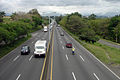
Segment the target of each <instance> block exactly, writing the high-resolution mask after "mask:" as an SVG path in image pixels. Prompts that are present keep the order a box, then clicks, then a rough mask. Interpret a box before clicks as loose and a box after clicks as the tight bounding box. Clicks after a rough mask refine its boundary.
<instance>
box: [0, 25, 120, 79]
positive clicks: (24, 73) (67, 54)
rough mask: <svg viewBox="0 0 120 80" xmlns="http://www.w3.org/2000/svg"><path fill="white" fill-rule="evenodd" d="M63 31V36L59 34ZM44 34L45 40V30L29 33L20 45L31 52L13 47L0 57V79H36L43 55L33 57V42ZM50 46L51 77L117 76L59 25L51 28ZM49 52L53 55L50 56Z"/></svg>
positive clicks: (87, 77) (108, 77) (40, 68)
mask: <svg viewBox="0 0 120 80" xmlns="http://www.w3.org/2000/svg"><path fill="white" fill-rule="evenodd" d="M61 32H63V33H64V36H60V33H61ZM42 38H45V39H47V40H48V32H46V33H45V32H43V30H40V31H37V32H35V33H33V34H32V38H31V39H29V40H28V41H26V42H25V43H23V44H22V45H29V46H30V48H31V53H30V54H29V55H21V54H20V48H21V46H22V45H21V46H19V47H17V48H16V49H15V50H13V51H11V52H10V53H9V54H8V55H7V56H5V57H3V58H2V59H0V80H40V75H41V71H42V68H43V63H44V58H34V57H33V50H34V43H35V42H36V41H37V40H39V39H42ZM67 41H70V42H72V44H73V46H74V47H75V55H72V53H71V52H72V51H71V48H66V46H65V44H66V42H67ZM52 42H53V43H54V44H53V43H52V45H53V46H51V49H52V50H51V52H50V53H51V58H50V60H51V62H50V65H49V66H50V72H49V74H50V76H49V78H47V79H52V80H120V78H119V77H118V76H117V75H115V74H114V73H113V72H112V71H111V70H110V69H109V68H107V67H106V66H105V65H104V64H103V63H102V62H100V61H99V60H98V59H97V58H96V57H94V56H93V55H92V54H91V53H90V52H89V51H88V50H86V49H85V48H84V47H83V46H82V45H80V44H79V43H78V42H77V41H76V40H74V39H73V38H72V37H71V36H70V35H68V33H66V32H65V31H64V30H63V29H62V28H61V27H59V28H56V27H55V29H54V37H53V41H52ZM52 55H53V56H52Z"/></svg>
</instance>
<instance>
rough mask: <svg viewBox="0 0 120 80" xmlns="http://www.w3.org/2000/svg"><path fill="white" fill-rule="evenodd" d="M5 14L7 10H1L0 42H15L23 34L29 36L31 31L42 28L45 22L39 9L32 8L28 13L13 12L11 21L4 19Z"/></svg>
mask: <svg viewBox="0 0 120 80" xmlns="http://www.w3.org/2000/svg"><path fill="white" fill-rule="evenodd" d="M4 15H5V12H0V43H1V42H4V43H5V44H10V43H14V41H15V40H17V39H19V38H21V36H23V35H26V36H28V35H29V33H30V32H31V31H33V30H38V29H40V28H41V27H40V26H41V25H42V23H43V20H42V17H41V15H40V14H39V13H38V11H37V9H32V10H30V11H29V12H28V13H24V12H18V13H13V14H12V15H11V18H10V21H9V23H7V22H5V21H4Z"/></svg>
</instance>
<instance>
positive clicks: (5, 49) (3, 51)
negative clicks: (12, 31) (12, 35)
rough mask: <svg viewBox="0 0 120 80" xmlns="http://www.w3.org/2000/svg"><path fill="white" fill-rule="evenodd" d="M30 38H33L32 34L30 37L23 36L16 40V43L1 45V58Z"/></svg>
mask: <svg viewBox="0 0 120 80" xmlns="http://www.w3.org/2000/svg"><path fill="white" fill-rule="evenodd" d="M29 38H31V36H30V35H29V36H28V37H25V38H21V39H19V40H17V41H15V42H14V44H10V45H5V46H0V58H1V57H3V56H5V55H6V54H8V53H9V52H10V51H12V50H13V49H15V48H16V47H18V46H20V45H21V44H22V43H24V42H25V41H26V40H28V39H29Z"/></svg>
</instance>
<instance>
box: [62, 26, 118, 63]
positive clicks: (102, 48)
mask: <svg viewBox="0 0 120 80" xmlns="http://www.w3.org/2000/svg"><path fill="white" fill-rule="evenodd" d="M62 28H63V29H64V30H65V31H66V32H68V33H69V34H70V35H71V36H72V37H73V38H74V39H75V40H77V41H78V42H79V43H80V44H82V45H83V46H84V47H85V48H86V49H87V50H89V51H90V52H91V53H92V54H93V55H95V56H96V57H97V58H98V59H99V60H101V61H102V62H104V63H105V64H110V65H118V64H120V49H117V48H113V47H109V46H106V45H103V44H100V43H98V42H97V43H95V44H92V43H86V42H85V41H81V40H79V37H78V36H77V35H75V34H73V33H71V32H70V31H69V30H67V29H66V28H65V27H62Z"/></svg>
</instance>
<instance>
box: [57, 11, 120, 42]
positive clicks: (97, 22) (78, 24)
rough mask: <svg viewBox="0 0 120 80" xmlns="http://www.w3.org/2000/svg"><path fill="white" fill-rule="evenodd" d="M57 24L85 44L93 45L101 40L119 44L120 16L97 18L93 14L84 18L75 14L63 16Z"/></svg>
mask: <svg viewBox="0 0 120 80" xmlns="http://www.w3.org/2000/svg"><path fill="white" fill-rule="evenodd" d="M60 18H61V17H60ZM59 23H60V24H61V25H62V26H64V27H65V28H67V29H68V30H69V31H70V32H72V33H73V34H75V35H77V36H79V39H81V40H85V41H86V42H92V43H94V42H96V41H98V40H99V39H100V38H103V39H108V40H111V41H114V42H118V43H120V15H117V16H114V17H111V18H98V17H97V16H96V15H95V14H91V15H90V16H88V17H86V16H82V15H81V14H80V13H78V12H75V13H72V14H68V15H66V16H63V17H62V19H61V20H60V21H59Z"/></svg>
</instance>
